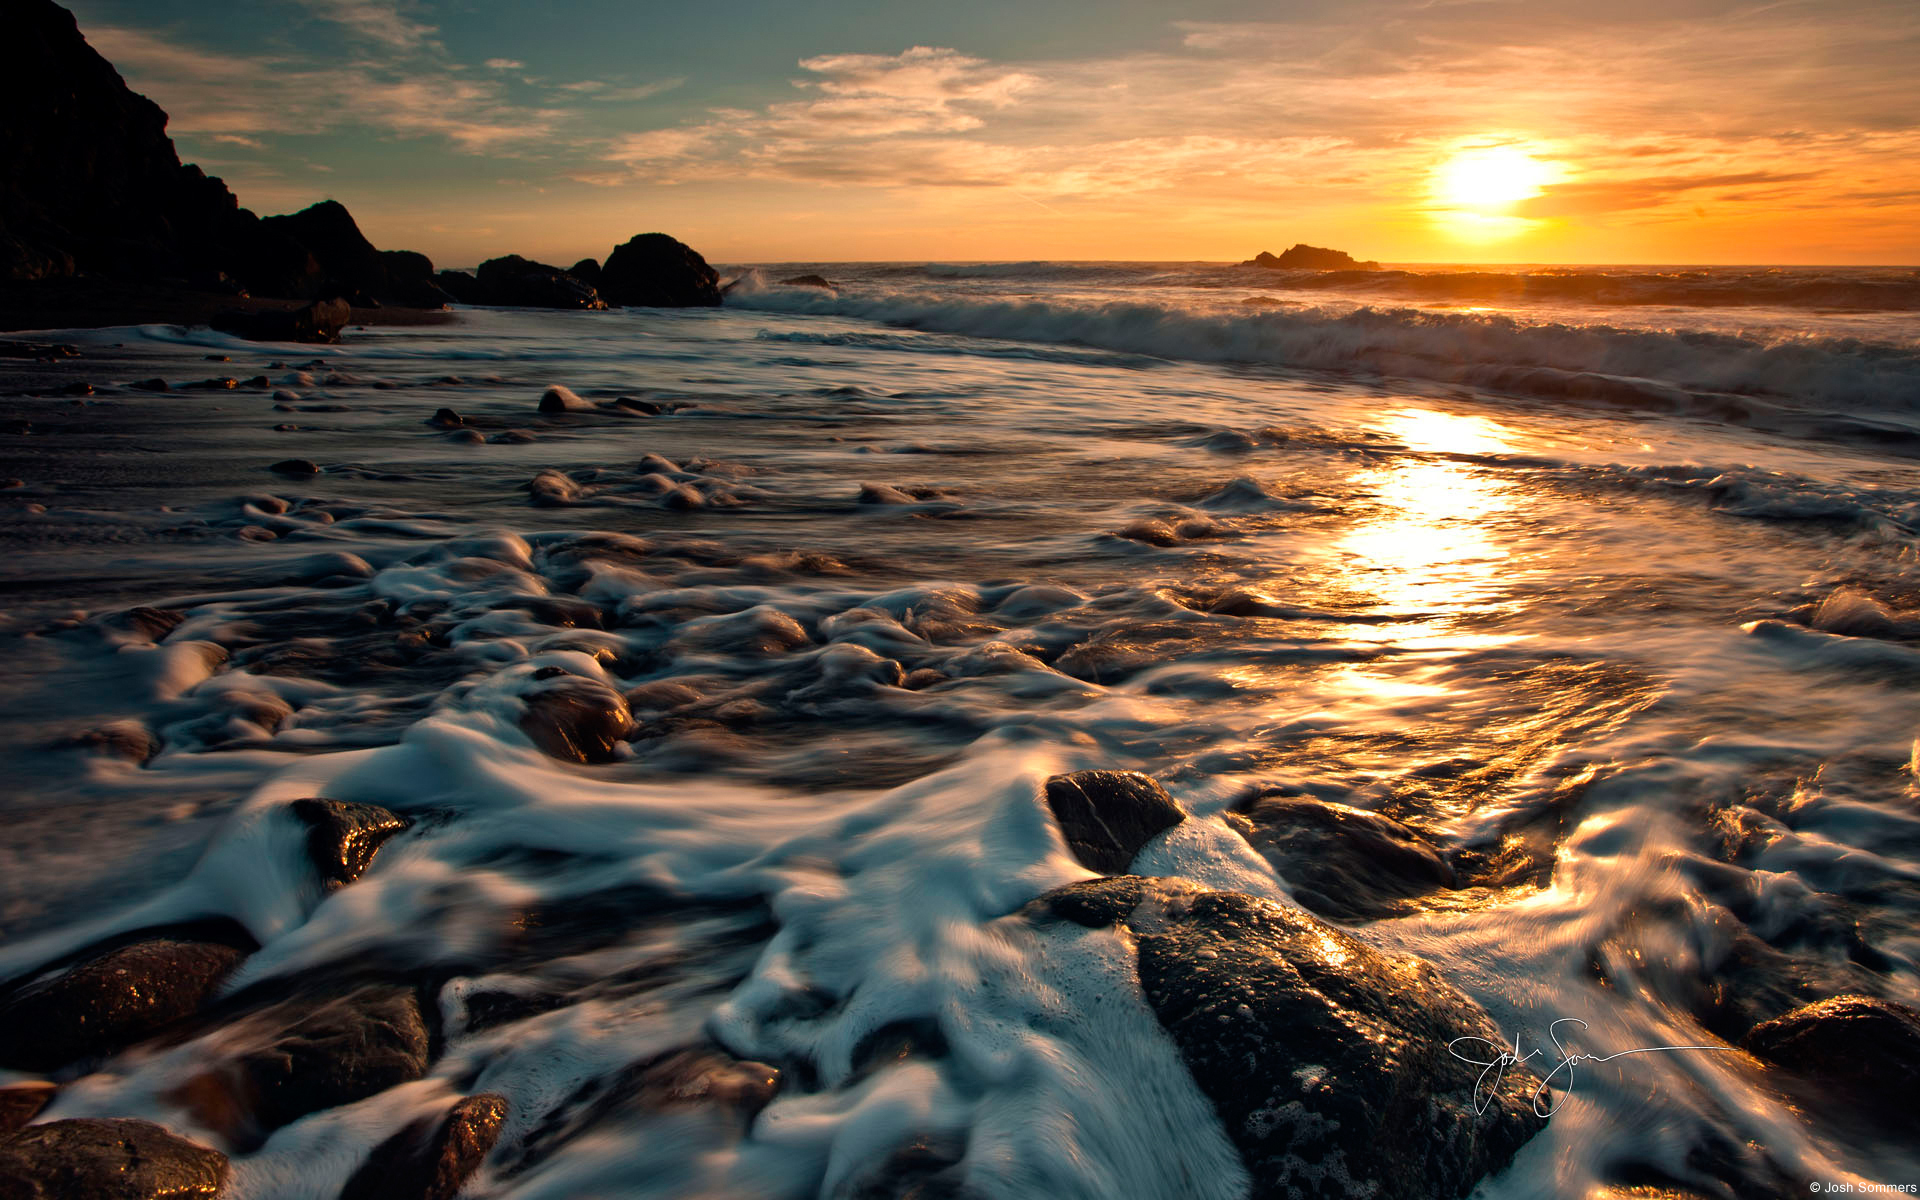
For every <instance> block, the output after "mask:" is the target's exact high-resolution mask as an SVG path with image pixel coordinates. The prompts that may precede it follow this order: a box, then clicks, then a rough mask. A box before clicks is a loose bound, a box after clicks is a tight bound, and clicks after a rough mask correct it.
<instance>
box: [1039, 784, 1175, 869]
mask: <svg viewBox="0 0 1920 1200" xmlns="http://www.w3.org/2000/svg"><path fill="white" fill-rule="evenodd" d="M1046 797H1047V807H1048V808H1049V809H1050V810H1052V812H1053V819H1054V820H1055V821H1056V822H1057V823H1058V824H1059V826H1060V836H1061V837H1063V838H1065V839H1066V843H1067V849H1068V850H1070V851H1072V852H1073V856H1074V857H1075V858H1077V859H1079V860H1080V863H1081V865H1083V866H1085V867H1086V868H1087V869H1088V870H1090V871H1098V872H1099V873H1100V874H1102V875H1118V874H1120V873H1122V872H1124V871H1125V870H1126V869H1127V868H1128V866H1130V865H1131V864H1132V863H1133V856H1134V855H1136V854H1138V853H1139V852H1140V848H1141V847H1142V846H1144V845H1146V844H1147V842H1148V841H1150V840H1151V839H1152V838H1153V837H1154V836H1156V835H1157V834H1159V833H1160V832H1161V831H1162V830H1164V829H1170V828H1172V827H1173V826H1175V825H1178V824H1179V823H1180V822H1182V821H1184V820H1186V814H1185V813H1183V812H1181V811H1180V806H1179V805H1178V804H1175V803H1174V802H1173V797H1171V796H1169V795H1167V791H1166V789H1165V788H1163V787H1161V786H1160V785H1159V784H1158V783H1156V782H1155V781H1154V780H1152V779H1150V778H1148V777H1147V776H1145V775H1142V774H1140V773H1138V772H1136V771H1076V772H1074V773H1073V774H1071V775H1056V776H1054V777H1053V778H1052V779H1049V780H1047V787H1046Z"/></svg>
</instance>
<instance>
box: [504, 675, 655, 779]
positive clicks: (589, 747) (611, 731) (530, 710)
mask: <svg viewBox="0 0 1920 1200" xmlns="http://www.w3.org/2000/svg"><path fill="white" fill-rule="evenodd" d="M539 689H540V690H538V691H535V692H533V693H531V694H529V695H528V696H527V697H526V704H527V711H526V713H525V715H523V716H522V717H521V718H520V728H521V730H523V731H524V732H525V733H526V735H527V736H528V737H530V738H532V739H533V744H534V745H536V746H538V747H540V749H541V750H543V751H545V752H546V753H547V754H548V755H551V756H552V757H554V758H559V759H564V760H566V761H568V762H579V763H607V762H612V761H614V759H615V758H617V757H618V755H617V754H616V753H615V748H616V747H617V746H619V745H620V743H621V742H623V741H625V740H626V738H627V736H628V735H629V734H631V733H632V732H633V714H632V713H631V712H630V711H629V710H628V708H627V702H626V700H625V699H624V698H623V697H622V696H621V695H620V693H619V692H616V691H614V690H613V689H612V688H610V687H608V686H607V685H606V684H604V683H601V682H599V681H598V680H593V679H584V678H582V677H580V676H578V675H560V676H555V677H553V678H551V679H547V680H543V681H542V682H541V683H540V685H539Z"/></svg>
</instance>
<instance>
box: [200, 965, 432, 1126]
mask: <svg viewBox="0 0 1920 1200" xmlns="http://www.w3.org/2000/svg"><path fill="white" fill-rule="evenodd" d="M218 1037H219V1040H221V1041H223V1042H226V1043H227V1044H228V1045H230V1046H231V1049H229V1050H228V1051H227V1052H226V1053H225V1054H224V1055H223V1056H221V1057H220V1059H219V1060H218V1061H217V1062H216V1063H214V1065H212V1066H210V1067H209V1068H208V1069H207V1070H206V1071H204V1072H202V1073H201V1074H199V1075H197V1076H195V1077H194V1078H193V1079H191V1080H189V1081H188V1082H187V1083H186V1084H184V1085H183V1086H182V1087H181V1088H180V1089H179V1091H178V1092H177V1093H176V1094H175V1095H174V1096H173V1099H175V1100H177V1101H179V1102H181V1103H184V1104H185V1105H186V1106H187V1107H188V1108H189V1109H190V1110H192V1111H193V1113H194V1115H195V1116H196V1117H198V1118H199V1119H200V1121H201V1122H202V1123H203V1124H205V1125H207V1126H209V1127H211V1128H214V1129H218V1130H221V1131H222V1132H224V1133H225V1134H226V1135H227V1136H228V1137H229V1138H230V1139H232V1140H233V1141H235V1142H236V1143H238V1144H242V1145H254V1144H257V1142H258V1140H259V1139H260V1138H261V1136H262V1135H264V1134H265V1133H267V1132H269V1131H271V1130H274V1129H278V1128H280V1127H281V1126H282V1125H286V1124H288V1123H290V1122H292V1121H296V1120H298V1119H300V1118H301V1117H304V1116H306V1115H307V1114H308V1113H312V1112H318V1111H320V1110H321V1109H323V1108H334V1107H337V1106H339V1105H342V1104H351V1103H353V1102H354V1101H356V1100H363V1099H365V1098H366V1097H368V1096H371V1095H374V1094H375V1093H377V1092H383V1091H385V1090H387V1089H388V1088H390V1087H394V1086H397V1085H399V1084H402V1083H406V1082H408V1081H410V1080H414V1079H418V1078H420V1077H421V1076H422V1075H423V1074H425V1073H426V1069H427V1052H428V1037H427V1024H426V1019H425V1017H424V1016H423V1014H422V1013H421V1010H420V1001H419V998H418V997H417V996H415V995H414V992H413V989H412V988H408V987H399V986H390V985H385V984H377V985H372V986H368V987H362V988H358V989H356V990H354V991H350V992H347V993H344V994H338V995H333V996H321V997H309V996H300V997H296V998H294V999H292V1000H287V1001H283V1002H281V1003H279V1004H276V1005H273V1006H271V1007H269V1008H267V1009H263V1010H261V1011H260V1012H258V1013H254V1014H251V1015H250V1016H249V1017H247V1018H246V1019H245V1020H244V1021H242V1022H241V1023H240V1024H239V1025H238V1026H235V1027H230V1028H229V1029H227V1030H223V1031H222V1032H221V1034H220V1035H218Z"/></svg>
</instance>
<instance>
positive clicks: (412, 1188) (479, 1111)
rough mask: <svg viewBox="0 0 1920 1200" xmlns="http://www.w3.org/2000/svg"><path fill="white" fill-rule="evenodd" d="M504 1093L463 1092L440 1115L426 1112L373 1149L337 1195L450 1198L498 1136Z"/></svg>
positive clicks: (350, 1198)
mask: <svg viewBox="0 0 1920 1200" xmlns="http://www.w3.org/2000/svg"><path fill="white" fill-rule="evenodd" d="M506 1119H507V1098H506V1097H505V1096H500V1095H495V1094H494V1093H492V1092H483V1093H482V1094H480V1095H478V1096H468V1097H467V1098H466V1099H464V1100H461V1101H460V1102H459V1103H458V1104H455V1105H454V1106H453V1107H452V1108H451V1109H450V1110H448V1112H447V1115H446V1116H445V1117H444V1118H435V1117H427V1118H424V1119H422V1120H419V1121H415V1122H414V1123H413V1124H411V1125H409V1126H407V1127H406V1128H405V1129H402V1130H401V1131H400V1132H399V1133H396V1134H394V1135H393V1136H392V1137H390V1138H388V1139H387V1140H386V1141H384V1142H381V1143H380V1144H379V1145H378V1146H375V1147H374V1148H373V1153H372V1154H370V1155H369V1156H368V1157H367V1161H366V1163H365V1164H364V1165H362V1166H361V1168H360V1169H359V1170H358V1171H356V1172H354V1174H353V1178H351V1179H349V1180H347V1186H346V1187H345V1188H344V1189H343V1190H342V1191H341V1193H340V1200H454V1197H455V1196H456V1195H458V1194H459V1192H460V1186H461V1185H462V1184H464V1183H465V1182H466V1181H467V1177H468V1176H470V1175H472V1174H473V1173H474V1172H475V1171H476V1170H478V1169H479V1168H480V1164H481V1162H483V1161H484V1160H485V1159H486V1157H487V1152H488V1151H489V1150H492V1149H493V1144H494V1143H495V1142H496V1141H498V1140H499V1139H500V1126H501V1124H502V1123H504V1122H505V1121H506Z"/></svg>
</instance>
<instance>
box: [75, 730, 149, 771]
mask: <svg viewBox="0 0 1920 1200" xmlns="http://www.w3.org/2000/svg"><path fill="white" fill-rule="evenodd" d="M66 744H67V745H69V746H74V747H77V748H78V749H81V750H86V751H89V752H90V753H93V754H99V755H103V756H105V757H107V758H123V759H126V760H127V761H128V762H136V763H144V762H147V761H149V760H151V759H152V758H153V756H154V755H156V754H158V753H159V752H160V739H159V738H157V737H155V736H154V734H153V731H152V730H150V729H148V728H147V727H146V726H145V725H142V724H141V723H140V722H138V721H113V722H110V723H108V724H106V725H101V726H99V727H98V728H95V729H87V730H83V731H81V732H80V733H76V734H74V735H73V736H72V737H71V738H68V739H67V742H66Z"/></svg>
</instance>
